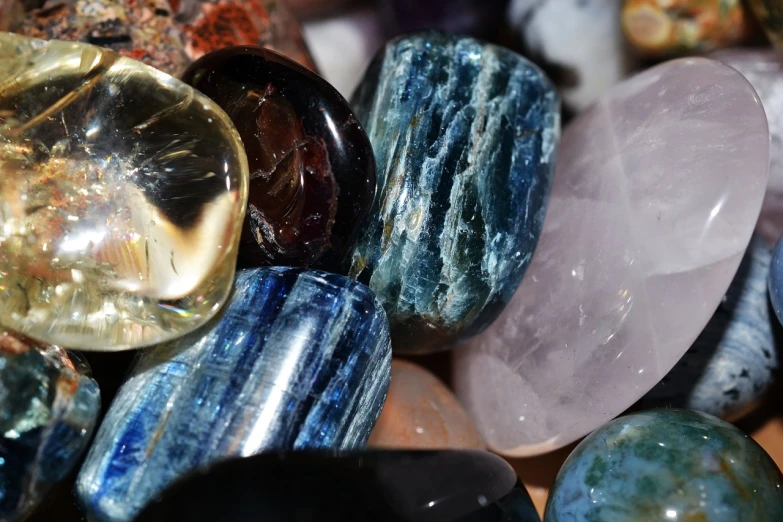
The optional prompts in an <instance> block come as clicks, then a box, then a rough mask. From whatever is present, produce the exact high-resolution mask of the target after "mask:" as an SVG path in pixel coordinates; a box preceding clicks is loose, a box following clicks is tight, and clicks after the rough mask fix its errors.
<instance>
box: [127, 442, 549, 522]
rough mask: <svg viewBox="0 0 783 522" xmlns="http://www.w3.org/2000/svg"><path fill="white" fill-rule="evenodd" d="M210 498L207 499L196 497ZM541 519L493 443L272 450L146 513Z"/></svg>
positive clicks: (189, 483)
mask: <svg viewBox="0 0 783 522" xmlns="http://www.w3.org/2000/svg"><path fill="white" fill-rule="evenodd" d="M194 499H200V502H198V501H197V502H194ZM172 520H187V521H188V522H202V521H203V522H213V521H215V520H220V521H222V522H255V521H258V520H297V521H299V520H302V521H304V520H313V521H315V520H317V521H321V522H349V521H350V522H369V521H372V522H452V521H453V522H457V521H462V522H468V521H470V522H540V520H541V519H540V518H539V517H538V514H537V513H536V510H535V508H534V507H533V503H532V502H531V500H530V497H529V496H528V494H527V491H525V488H524V486H522V484H521V483H520V482H519V479H518V478H517V476H516V473H514V470H513V469H511V467H510V466H509V465H508V464H507V463H506V462H505V461H504V460H503V459H501V458H500V457H498V456H496V455H493V454H491V453H487V452H484V451H399V452H397V451H363V452H346V453H338V454H326V453H309V452H297V453H282V454H279V453H278V454H265V455H258V456H255V457H249V458H246V459H236V460H232V461H228V462H223V463H220V464H218V465H216V466H214V467H212V469H207V470H204V471H201V472H200V473H197V474H194V475H192V476H191V477H189V478H188V479H186V480H183V481H181V482H179V483H178V484H176V485H175V486H173V487H172V488H169V489H168V490H167V491H165V492H164V493H163V494H162V495H161V496H160V498H159V499H157V500H156V501H155V502H152V503H151V504H150V505H149V506H148V507H147V509H145V510H144V511H143V512H142V514H141V515H140V516H139V517H138V518H137V519H136V522H164V521H165V522H169V521H172Z"/></svg>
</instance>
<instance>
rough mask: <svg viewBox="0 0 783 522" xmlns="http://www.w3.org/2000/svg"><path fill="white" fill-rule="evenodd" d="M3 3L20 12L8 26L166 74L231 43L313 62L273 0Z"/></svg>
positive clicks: (283, 10) (41, 0) (291, 20)
mask: <svg viewBox="0 0 783 522" xmlns="http://www.w3.org/2000/svg"><path fill="white" fill-rule="evenodd" d="M7 1H9V2H15V3H17V5H18V8H17V12H19V13H21V14H20V15H19V16H14V17H13V19H12V20H10V21H9V23H8V25H9V26H10V29H11V30H12V31H14V32H18V33H21V34H24V35H26V36H32V37H34V38H43V39H57V40H76V41H81V42H85V43H90V44H94V45H100V46H104V47H108V48H110V49H112V50H113V51H116V52H118V53H120V54H123V55H125V56H128V57H130V58H133V59H136V60H140V61H143V62H144V63H146V64H148V65H152V66H153V67H156V68H158V69H160V70H162V71H164V72H167V73H169V74H174V75H178V74H179V73H181V72H182V71H183V70H184V69H185V67H187V66H188V64H190V62H191V61H193V60H196V59H198V58H200V57H201V56H203V55H204V54H206V53H209V52H211V51H215V50H218V49H222V48H224V47H230V46H233V45H261V46H265V47H269V48H271V49H274V50H275V51H278V52H280V53H283V54H285V55H287V56H289V57H291V58H292V59H294V60H297V61H298V62H299V63H301V64H303V65H305V66H307V67H310V68H311V69H314V68H315V66H314V65H313V62H312V58H311V57H310V53H309V52H308V50H307V47H306V46H305V44H304V40H303V39H302V35H301V32H300V29H299V26H298V24H297V22H296V20H295V19H294V18H293V17H292V16H291V15H290V14H289V13H288V11H287V10H286V8H285V6H284V5H281V2H280V1H278V0H78V1H76V0H69V1H65V2H64V1H62V0H38V1H34V2H30V1H29V0H7ZM283 3H285V2H283ZM0 28H2V27H0ZM5 29H7V28H5Z"/></svg>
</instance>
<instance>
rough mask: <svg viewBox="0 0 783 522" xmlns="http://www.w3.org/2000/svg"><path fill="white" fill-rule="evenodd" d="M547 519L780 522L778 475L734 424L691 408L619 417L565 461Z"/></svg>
mask: <svg viewBox="0 0 783 522" xmlns="http://www.w3.org/2000/svg"><path fill="white" fill-rule="evenodd" d="M544 520H546V522H641V521H644V522H669V521H682V522H739V521H742V522H771V521H773V520H783V477H781V475H780V471H779V470H778V468H777V466H776V465H775V463H774V462H773V461H772V459H771V458H770V457H769V455H767V454H766V453H765V452H764V450H763V449H761V447H760V446H759V445H758V444H756V442H755V441H753V439H751V438H750V437H749V436H747V435H746V434H744V433H742V432H741V431H739V430H738V429H737V428H735V427H734V426H732V425H731V424H727V423H725V422H723V421H721V420H718V419H717V418H715V417H712V416H710V415H707V414H704V413H698V412H694V411H688V410H651V411H647V412H643V413H637V414H634V415H628V416H626V417H621V418H619V419H616V420H614V421H612V422H610V423H609V424H607V425H605V426H603V427H602V428H599V429H598V430H596V431H595V432H593V433H592V434H591V435H589V436H588V437H587V438H586V439H585V440H584V441H582V443H581V444H579V446H577V448H576V449H575V450H574V452H573V453H572V454H571V455H570V456H569V457H568V459H567V460H566V462H565V464H563V467H562V468H561V470H560V473H559V474H558V476H557V479H556V480H555V484H554V486H553V488H552V490H551V491H550V496H549V500H548V501H547V506H546V511H545V513H544Z"/></svg>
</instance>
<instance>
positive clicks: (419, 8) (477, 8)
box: [381, 0, 508, 38]
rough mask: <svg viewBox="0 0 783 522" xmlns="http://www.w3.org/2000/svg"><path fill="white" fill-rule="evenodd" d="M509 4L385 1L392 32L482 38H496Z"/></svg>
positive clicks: (494, 0) (503, 1)
mask: <svg viewBox="0 0 783 522" xmlns="http://www.w3.org/2000/svg"><path fill="white" fill-rule="evenodd" d="M507 4H508V0H429V1H427V2H421V1H420V0H383V2H382V3H381V6H382V9H383V14H384V20H386V22H387V24H388V25H387V27H390V28H391V31H390V32H394V33H398V34H399V33H409V32H411V31H421V30H423V29H439V30H441V31H448V32H450V33H459V34H465V35H470V36H476V37H480V38H490V37H494V36H496V33H497V30H498V26H499V25H500V22H501V21H502V20H503V13H504V11H505V10H506V7H507Z"/></svg>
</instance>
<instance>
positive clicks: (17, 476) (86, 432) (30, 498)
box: [0, 332, 100, 522]
mask: <svg viewBox="0 0 783 522" xmlns="http://www.w3.org/2000/svg"><path fill="white" fill-rule="evenodd" d="M99 411H100V393H99V390H98V385H97V384H96V383H95V381H93V380H92V379H90V378H89V377H85V376H83V375H80V374H78V373H77V372H76V371H75V369H74V368H73V366H72V365H71V364H70V361H69V360H68V357H67V355H65V352H63V351H62V350H60V349H59V348H56V347H49V346H43V345H39V344H36V343H33V342H31V341H28V340H26V339H24V338H21V337H12V336H10V335H9V334H7V333H5V332H3V333H2V334H0V521H3V522H6V521H8V522H10V521H14V520H22V519H24V518H25V516H26V515H27V514H28V513H29V512H30V511H31V510H32V508H33V507H34V506H35V505H36V504H37V503H38V502H40V501H41V500H42V499H43V497H44V496H45V495H46V493H47V492H48V491H49V490H50V489H51V488H52V487H53V486H54V485H55V484H57V483H58V482H60V481H61V480H63V479H64V478H65V477H66V476H67V475H68V474H69V473H70V472H71V470H72V469H73V468H74V466H75V465H76V463H77V461H78V460H79V457H80V456H81V455H82V453H83V452H84V450H85V449H86V448H87V443H88V442H89V440H90V436H91V435H92V430H93V428H94V427H95V422H96V421H97V419H98V413H99Z"/></svg>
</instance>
